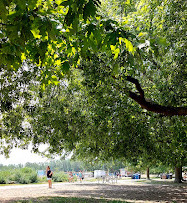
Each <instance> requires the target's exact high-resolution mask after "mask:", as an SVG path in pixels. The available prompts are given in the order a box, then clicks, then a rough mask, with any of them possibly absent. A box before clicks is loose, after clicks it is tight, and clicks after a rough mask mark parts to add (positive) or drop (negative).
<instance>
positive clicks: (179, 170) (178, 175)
mask: <svg viewBox="0 0 187 203" xmlns="http://www.w3.org/2000/svg"><path fill="white" fill-rule="evenodd" d="M174 182H175V183H182V166H180V167H176V168H175V180H174Z"/></svg>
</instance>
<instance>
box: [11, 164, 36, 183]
mask: <svg viewBox="0 0 187 203" xmlns="http://www.w3.org/2000/svg"><path fill="white" fill-rule="evenodd" d="M14 179H15V181H16V182H18V183H21V184H29V183H36V182H38V177H37V173H36V172H35V171H33V170H32V169H30V168H22V169H21V170H17V171H16V173H15V177H14Z"/></svg>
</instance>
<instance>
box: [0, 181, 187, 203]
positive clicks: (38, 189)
mask: <svg viewBox="0 0 187 203" xmlns="http://www.w3.org/2000/svg"><path fill="white" fill-rule="evenodd" d="M44 196H61V197H84V198H90V197H91V198H97V199H98V198H99V199H100V198H104V199H115V200H125V201H128V202H136V203H139V202H141V203H144V202H145V203H151V202H152V203H154V202H164V203H166V202H167V203H185V202H186V203H187V184H186V183H185V184H181V185H175V184H169V182H168V184H167V182H166V183H164V184H146V183H142V182H141V181H138V180H119V181H118V182H117V183H107V184H106V183H104V184H103V183H98V182H83V183H78V182H77V183H54V184H53V188H52V189H49V188H48V186H47V184H35V185H15V186H13V185H11V186H2V187H0V202H1V203H7V202H11V201H13V200H21V199H29V198H37V197H44Z"/></svg>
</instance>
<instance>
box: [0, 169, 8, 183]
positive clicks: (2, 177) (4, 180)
mask: <svg viewBox="0 0 187 203" xmlns="http://www.w3.org/2000/svg"><path fill="white" fill-rule="evenodd" d="M6 182H7V180H6V177H5V176H4V175H3V173H2V172H1V173H0V184H6Z"/></svg>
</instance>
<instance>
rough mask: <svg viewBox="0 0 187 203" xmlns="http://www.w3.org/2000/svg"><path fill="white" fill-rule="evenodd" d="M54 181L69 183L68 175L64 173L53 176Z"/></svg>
mask: <svg viewBox="0 0 187 203" xmlns="http://www.w3.org/2000/svg"><path fill="white" fill-rule="evenodd" d="M53 180H54V181H55V182H68V175H67V174H65V173H64V172H58V173H54V174H53Z"/></svg>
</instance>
